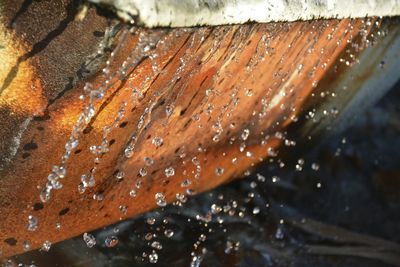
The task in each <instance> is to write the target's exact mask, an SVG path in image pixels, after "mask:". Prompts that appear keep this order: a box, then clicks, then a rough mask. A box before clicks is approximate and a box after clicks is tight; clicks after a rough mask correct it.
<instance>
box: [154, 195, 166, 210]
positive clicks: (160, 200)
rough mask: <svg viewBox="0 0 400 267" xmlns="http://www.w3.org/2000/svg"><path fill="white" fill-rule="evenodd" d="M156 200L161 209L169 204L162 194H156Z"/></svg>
mask: <svg viewBox="0 0 400 267" xmlns="http://www.w3.org/2000/svg"><path fill="white" fill-rule="evenodd" d="M155 199H156V204H157V206H159V207H165V206H166V205H167V202H166V200H165V196H164V194H162V193H156V194H155Z"/></svg>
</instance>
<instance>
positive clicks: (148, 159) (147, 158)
mask: <svg viewBox="0 0 400 267" xmlns="http://www.w3.org/2000/svg"><path fill="white" fill-rule="evenodd" d="M144 163H145V164H146V165H147V166H151V165H153V163H154V161H153V159H152V158H149V157H144Z"/></svg>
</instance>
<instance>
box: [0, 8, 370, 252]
mask: <svg viewBox="0 0 400 267" xmlns="http://www.w3.org/2000/svg"><path fill="white" fill-rule="evenodd" d="M89 12H92V13H91V14H92V15H90V14H89V17H87V18H86V21H85V20H84V21H83V22H77V21H74V22H71V23H72V24H73V25H72V24H71V25H72V26H71V25H70V26H67V27H66V31H67V32H66V33H65V34H64V35H62V34H61V35H60V36H59V37H58V38H64V39H62V40H59V42H61V44H59V45H62V44H64V45H65V42H66V43H68V42H72V48H73V47H74V45H75V43H73V42H77V41H76V40H77V39H76V38H78V37H80V36H76V34H77V33H79V32H82V38H83V39H85V40H87V43H86V45H91V46H93V47H96V45H98V43H99V42H100V40H98V39H96V38H92V37H87V36H89V35H91V34H92V33H91V32H88V31H85V30H87V29H88V28H83V26H82V25H81V24H83V23H87V24H86V26H87V27H89V28H90V29H93V28H94V27H98V28H99V30H101V31H105V29H106V23H105V22H104V19H103V18H101V17H98V16H97V15H96V14H95V13H94V11H93V10H91V11H89ZM91 16H92V17H91ZM80 23H81V24H80ZM372 25H373V24H372ZM372 25H370V24H368V25H367V24H365V23H364V21H363V20H352V21H350V20H341V21H338V20H332V21H313V22H296V23H279V24H265V25H263V24H256V25H254V24H252V25H240V26H221V27H214V28H207V27H204V28H193V29H172V30H171V29H155V30H145V29H135V30H133V31H132V30H129V29H128V27H127V26H122V28H121V29H120V30H119V32H118V34H117V35H116V37H115V40H114V42H113V43H114V44H115V45H114V48H115V50H114V54H113V57H112V58H111V59H110V66H109V69H108V71H109V73H115V76H107V74H105V73H103V72H102V71H98V72H95V73H94V74H93V75H91V76H90V75H88V76H87V77H80V79H79V81H77V82H76V84H73V86H72V87H71V88H70V89H69V90H65V91H63V92H62V93H61V94H60V93H59V91H58V94H57V90H59V89H57V88H55V87H54V84H56V82H57V81H55V80H53V79H55V78H54V77H50V76H46V73H43V70H42V69H41V68H42V66H45V65H46V64H53V67H54V68H58V69H59V71H60V72H57V75H58V76H57V77H56V78H57V79H60V78H59V77H61V78H64V80H65V79H66V80H68V78H67V77H66V75H67V74H65V73H68V68H67V67H65V66H64V65H63V64H64V63H59V62H58V59H59V58H64V57H67V58H68V57H71V61H74V59H75V57H77V55H76V54H74V51H72V52H68V53H67V54H64V53H62V51H59V52H58V53H51V54H47V56H44V55H43V54H40V53H39V54H37V55H34V56H32V58H30V59H29V60H28V61H26V63H25V64H27V65H26V67H27V68H29V69H30V70H31V72H26V73H27V74H29V75H28V76H27V77H25V76H18V75H22V74H18V75H17V77H21V79H22V81H20V80H19V79H14V80H13V81H12V82H11V83H10V85H9V87H8V88H7V89H6V90H8V91H7V92H9V93H7V94H1V96H0V103H2V104H1V105H2V106H1V108H2V109H7V110H8V113H7V114H5V115H4V116H1V117H0V123H1V125H2V126H3V125H5V127H10V121H12V120H13V118H14V117H13V116H15V115H14V114H18V119H19V120H18V121H17V123H16V125H17V128H18V127H20V126H18V125H22V124H21V123H22V122H25V121H26V123H25V124H26V125H24V128H23V129H22V130H21V133H20V135H19V136H18V138H19V139H18V144H19V145H17V146H16V150H17V151H16V153H15V155H13V156H12V157H11V158H10V160H9V162H6V163H4V168H3V170H2V172H1V177H0V214H1V215H2V220H0V251H2V257H7V256H10V255H14V254H18V253H21V252H23V242H24V241H25V240H27V241H29V243H30V245H31V248H32V249H34V248H38V247H40V246H41V244H42V243H43V242H44V241H45V240H49V241H51V242H52V243H54V242H58V241H61V240H64V239H67V238H70V237H72V236H76V235H79V234H81V233H83V232H86V231H90V230H93V229H96V228H99V227H101V226H104V225H108V224H111V223H114V222H116V221H118V220H121V219H124V218H127V217H130V216H134V215H137V214H140V213H143V212H145V211H148V210H150V209H153V208H155V207H156V201H155V198H154V196H155V194H156V193H158V192H161V193H163V194H164V195H165V196H166V198H167V201H168V202H172V201H174V200H176V194H177V193H181V194H186V193H187V191H186V190H187V189H188V188H189V189H191V190H192V192H193V193H199V192H202V191H205V190H208V189H211V188H213V187H216V186H218V185H220V184H221V183H224V182H227V181H229V180H230V179H232V178H234V177H239V176H240V175H241V174H242V173H243V172H244V171H245V170H247V169H248V168H250V167H252V166H254V165H255V164H257V163H259V162H260V161H262V160H263V159H265V158H267V157H273V156H274V154H275V153H276V152H275V151H276V149H277V148H278V146H279V145H280V144H281V142H282V138H281V137H280V135H279V134H276V133H277V132H284V131H285V129H286V127H287V126H288V125H290V124H291V122H292V121H293V120H294V118H295V117H296V115H298V113H299V112H300V111H301V107H302V105H303V104H304V101H305V100H306V99H307V97H308V96H309V95H310V94H311V93H312V91H313V89H314V88H315V87H316V84H318V82H319V81H320V80H321V79H322V78H323V77H324V76H325V75H326V73H327V71H328V70H330V69H332V67H333V66H334V64H336V63H337V62H338V59H339V55H340V54H341V53H342V52H343V51H345V49H347V48H348V46H349V43H352V42H353V43H354V42H356V41H357V42H359V43H361V42H362V41H363V40H364V39H363V38H360V36H359V33H360V30H363V31H366V32H369V31H370V30H371V28H372V27H373V26H372ZM71 27H76V28H75V29H71ZM80 27H82V28H80ZM68 31H71V32H70V35H68V34H67V33H68ZM9 32H10V34H11V35H10V36H11V37H10V36H8V37H4V38H9V39H10V38H11V40H13V41H20V42H22V41H23V38H22V37H21V36H19V35H18V34H16V33H15V32H14V33H13V29H9ZM143 38H144V39H148V40H147V43H148V42H151V43H153V44H152V47H150V48H149V49H150V53H149V54H145V53H144V54H143V53H142V54H141V53H139V54H137V55H136V54H135V47H137V45H138V43H140V41H139V39H143ZM150 39H151V40H150ZM63 42H64V43H63ZM76 45H77V46H78V47H80V48H81V49H83V50H79V51H82V52H80V53H81V55H82V56H83V55H85V56H87V55H89V54H90V53H91V51H89V50H85V49H84V48H85V47H82V46H81V44H76ZM32 46H33V45H32V44H31V45H30V44H29V42H27V45H26V47H25V48H24V49H25V50H24V51H29V49H31V48H32ZM93 47H92V48H91V50H93ZM77 49H78V48H77ZM42 53H46V48H45V49H44V50H43V51H42ZM70 53H71V54H70ZM129 55H131V58H136V59H137V61H131V62H128V63H124V61H125V60H126V59H127V57H128V56H129ZM149 55H153V57H151V56H149ZM154 55H156V56H154ZM78 57H79V55H78ZM83 58H84V57H82V59H83ZM66 62H68V60H66ZM102 62H103V65H100V69H102V67H104V66H105V65H104V64H105V63H104V62H105V61H102ZM71 64H72V63H71ZM121 66H124V69H123V71H124V73H123V75H121V72H120V70H121ZM71 68H72V67H71ZM26 73H25V74H26ZM25 74H24V75H25ZM1 77H3V76H1ZM107 77H113V78H110V79H108V78H107ZM120 77H123V78H122V79H121V78H120ZM2 79H3V80H2V81H1V83H4V78H2ZM105 79H108V80H109V81H108V83H107V84H108V89H107V92H106V95H105V97H104V98H103V99H101V100H99V101H97V102H96V103H95V106H96V109H97V110H98V112H97V113H96V115H95V116H94V117H93V118H92V119H91V121H90V123H89V125H88V126H87V127H86V128H85V130H83V133H82V136H81V138H80V143H79V145H78V147H77V148H75V149H74V151H73V152H72V154H71V157H70V159H69V160H68V162H67V163H66V168H67V175H66V177H65V178H64V179H63V180H62V183H63V188H62V189H60V190H55V191H53V194H52V198H51V199H50V201H49V202H47V203H44V204H42V203H41V202H40V199H39V191H40V188H41V187H43V186H44V185H45V184H46V181H47V175H48V174H49V173H50V171H51V169H52V166H53V165H58V164H59V162H60V157H61V156H62V155H63V153H64V150H65V148H64V147H65V143H66V142H67V141H68V138H69V135H70V133H71V130H72V127H73V125H74V123H75V122H76V120H77V118H78V117H79V115H80V114H81V112H82V110H83V109H84V107H85V105H86V104H87V99H84V100H80V99H79V96H80V95H81V94H82V93H83V87H84V84H85V82H90V83H91V84H92V85H93V86H94V87H95V88H96V87H98V86H100V85H101V84H103V83H104V82H105ZM32 81H35V82H37V83H38V90H37V91H36V92H37V94H39V95H41V97H40V98H39V99H40V101H37V102H26V104H24V105H21V103H24V100H23V99H22V98H23V97H26V94H22V93H21V94H18V95H16V100H15V101H16V102H12V101H11V100H10V99H11V96H13V95H14V98H15V94H14V93H13V92H14V89H13V88H19V87H21V84H20V83H21V82H23V83H27V84H36V83H33V82H32ZM52 86H53V87H52ZM24 87H25V86H24ZM134 88H136V89H137V90H138V91H140V92H141V94H142V95H143V97H139V98H136V99H133V98H132V92H133V91H134ZM15 90H16V89H15ZM21 90H26V88H25V89H24V88H22V89H21ZM52 90H53V91H52ZM54 95H57V97H56V98H54ZM33 99H36V98H33ZM32 101H33V100H32ZM35 101H36V100H35ZM3 103H6V104H3ZM122 105H124V108H125V113H124V116H123V117H122V118H121V120H120V121H119V122H118V123H117V124H116V126H117V127H113V128H112V129H111V131H110V133H109V134H108V135H107V140H106V141H107V143H108V145H109V151H108V152H107V153H103V154H101V155H99V159H97V160H95V156H94V155H93V154H92V153H91V152H90V150H89V147H90V146H93V145H100V144H101V142H102V136H103V133H104V127H107V126H110V125H112V124H113V123H114V120H115V117H116V115H117V113H118V110H119V109H120V108H121V106H122ZM36 108H37V109H38V110H39V112H34V111H33V110H35V109H36ZM146 108H150V110H151V112H149V113H147V115H145V116H144V117H143V118H144V120H143V121H144V124H145V127H143V128H142V129H140V130H137V129H138V123H140V117H141V116H142V115H143V114H145V110H146ZM166 109H167V110H168V112H166ZM7 125H8V126H7ZM221 129H222V130H221ZM245 129H247V130H248V131H249V136H248V137H243V131H244V130H245ZM134 133H135V135H136V141H135V148H134V151H133V154H132V156H131V157H129V158H127V157H126V156H125V155H124V150H125V148H126V146H127V145H128V144H129V142H130V141H131V138H132V134H134ZM2 134H3V133H2ZM3 136H5V135H4V134H3ZM154 137H161V138H162V139H163V142H162V143H163V144H162V145H161V146H158V147H157V146H155V145H154V144H153V143H152V140H153V138H154ZM12 138H14V136H12V134H11V137H10V138H9V139H7V138H6V137H4V138H3V139H2V140H1V141H0V143H1V146H0V147H1V148H2V149H5V148H4V147H6V144H7V142H9V141H7V140H11V139H12ZM145 157H149V158H152V159H153V161H154V163H153V164H152V165H151V166H146V164H145V162H144V158H145ZM194 158H195V159H194ZM94 167H96V173H95V178H96V186H95V187H93V188H88V189H87V190H86V191H85V192H84V193H83V194H81V193H79V192H78V185H79V183H80V176H81V175H82V174H86V173H88V172H89V171H90V170H91V169H92V168H94ZM168 167H173V168H174V173H175V174H174V175H173V176H169V177H168V176H166V174H165V171H164V170H165V169H166V168H168ZM142 168H146V172H147V174H146V175H145V176H143V177H140V175H139V172H140V169H142ZM222 169H223V171H222ZM120 172H123V173H124V177H123V179H117V178H116V177H115V176H116V174H117V173H120ZM185 179H190V180H191V181H192V183H191V184H190V186H189V187H188V188H182V187H181V182H182V181H183V180H185ZM138 182H140V183H141V187H140V188H139V189H137V188H136V189H135V184H136V183H138ZM132 189H135V190H136V197H134V198H132V197H131V196H130V194H129V193H130V191H131V190H132ZM94 196H95V198H96V196H97V198H96V199H94ZM99 196H101V198H99ZM28 215H33V216H34V217H36V218H37V219H38V229H37V230H36V231H28V230H27V222H28V220H27V218H28ZM57 224H58V227H56V225H57Z"/></svg>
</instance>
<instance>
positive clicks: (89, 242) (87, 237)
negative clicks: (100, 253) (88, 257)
mask: <svg viewBox="0 0 400 267" xmlns="http://www.w3.org/2000/svg"><path fill="white" fill-rule="evenodd" d="M83 241H85V243H86V246H88V248H92V247H94V245H96V238H95V237H94V236H93V235H91V234H88V233H84V234H83Z"/></svg>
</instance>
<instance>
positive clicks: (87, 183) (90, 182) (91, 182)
mask: <svg viewBox="0 0 400 267" xmlns="http://www.w3.org/2000/svg"><path fill="white" fill-rule="evenodd" d="M81 182H82V184H83V186H84V187H93V186H95V185H96V180H95V179H94V176H93V174H92V173H90V174H82V175H81Z"/></svg>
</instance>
